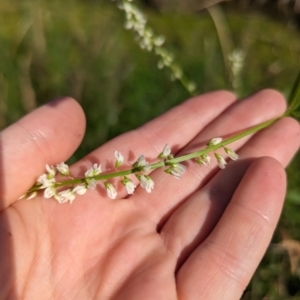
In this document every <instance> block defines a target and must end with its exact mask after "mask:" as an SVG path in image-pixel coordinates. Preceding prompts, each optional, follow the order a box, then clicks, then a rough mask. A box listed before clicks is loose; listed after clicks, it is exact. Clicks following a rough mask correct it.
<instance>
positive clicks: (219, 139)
mask: <svg viewBox="0 0 300 300" xmlns="http://www.w3.org/2000/svg"><path fill="white" fill-rule="evenodd" d="M222 141H223V139H222V138H220V137H217V138H213V139H212V140H211V141H209V142H208V143H207V144H206V146H207V147H209V146H215V145H218V144H220V143H221V142H222Z"/></svg>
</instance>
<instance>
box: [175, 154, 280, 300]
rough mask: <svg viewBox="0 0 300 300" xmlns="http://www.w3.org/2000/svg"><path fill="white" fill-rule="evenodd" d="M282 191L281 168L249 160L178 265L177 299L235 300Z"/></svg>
mask: <svg viewBox="0 0 300 300" xmlns="http://www.w3.org/2000/svg"><path fill="white" fill-rule="evenodd" d="M284 194H285V173H284V170H283V168H282V166H281V165H280V164H279V163H278V162H277V161H276V160H274V159H271V158H260V159H257V160H255V161H254V162H253V163H252V164H251V166H250V167H249V169H248V170H247V172H246V174H245V175H244V177H243V179H242V181H241V182H240V184H239V186H238V188H237V190H236V191H235V193H234V195H233V198H232V200H231V202H230V203H229V205H228V207H227V208H226V210H225V212H224V214H223V215H222V217H221V219H220V221H219V223H218V224H217V226H216V227H215V229H214V230H213V232H212V233H211V234H210V235H209V237H208V238H207V239H206V240H205V241H204V242H203V243H202V244H201V245H200V246H199V247H198V248H197V249H196V250H195V251H194V252H193V253H192V254H191V255H190V257H189V258H188V259H187V261H186V262H185V263H184V265H183V266H182V267H181V268H180V270H179V272H178V274H177V283H178V293H179V299H197V297H193V295H201V296H202V297H203V299H224V300H226V299H230V300H232V299H240V297H241V295H242V293H243V291H244V289H245V287H246V286H247V284H248V282H249V280H250V278H251V276H252V275H253V273H254V271H255V269H256V267H257V265H258V264H259V261H260V260H261V258H262V256H263V254H264V252H265V250H266V248H267V246H268V244H269V242H270V240H271V237H272V234H273V232H274V230H275V226H276V224H277V221H278V218H279V216H280V212H281V208H282V203H283V199H284Z"/></svg>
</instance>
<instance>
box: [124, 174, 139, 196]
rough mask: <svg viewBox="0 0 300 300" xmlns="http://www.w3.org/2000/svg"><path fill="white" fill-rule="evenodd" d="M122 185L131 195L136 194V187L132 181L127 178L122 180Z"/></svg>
mask: <svg viewBox="0 0 300 300" xmlns="http://www.w3.org/2000/svg"><path fill="white" fill-rule="evenodd" d="M121 183H122V184H123V185H124V186H125V189H126V191H127V193H128V194H129V195H131V194H133V193H134V190H135V188H136V186H135V184H134V183H133V182H132V180H131V179H129V178H128V177H127V176H125V177H124V179H123V180H121Z"/></svg>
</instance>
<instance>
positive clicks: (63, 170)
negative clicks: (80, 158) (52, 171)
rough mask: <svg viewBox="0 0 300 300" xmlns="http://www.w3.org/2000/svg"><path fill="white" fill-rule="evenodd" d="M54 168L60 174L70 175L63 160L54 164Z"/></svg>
mask: <svg viewBox="0 0 300 300" xmlns="http://www.w3.org/2000/svg"><path fill="white" fill-rule="evenodd" d="M56 170H57V171H58V172H59V173H60V174H62V175H65V176H69V175H70V170H69V166H68V165H67V164H65V163H64V162H61V163H60V164H58V165H56Z"/></svg>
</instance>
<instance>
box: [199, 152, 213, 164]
mask: <svg viewBox="0 0 300 300" xmlns="http://www.w3.org/2000/svg"><path fill="white" fill-rule="evenodd" d="M195 160H196V162H197V163H198V164H199V165H205V166H209V164H210V161H211V157H210V156H209V155H207V154H203V155H201V156H200V157H196V158H195Z"/></svg>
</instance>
